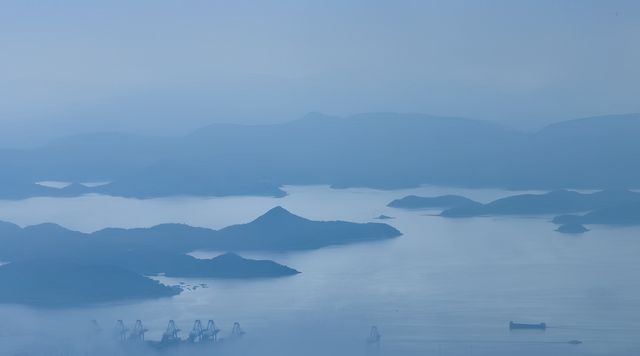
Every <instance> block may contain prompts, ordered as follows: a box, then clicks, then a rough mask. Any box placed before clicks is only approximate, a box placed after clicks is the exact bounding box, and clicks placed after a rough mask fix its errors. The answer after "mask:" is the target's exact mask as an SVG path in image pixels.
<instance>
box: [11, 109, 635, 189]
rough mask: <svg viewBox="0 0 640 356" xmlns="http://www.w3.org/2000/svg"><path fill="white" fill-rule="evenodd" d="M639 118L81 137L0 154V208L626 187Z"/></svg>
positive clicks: (367, 121) (399, 118) (374, 118)
mask: <svg viewBox="0 0 640 356" xmlns="http://www.w3.org/2000/svg"><path fill="white" fill-rule="evenodd" d="M637 137H640V115H637V114H633V115H618V116H605V117H595V118H587V119H579V120H572V121H567V122H562V123H558V124H554V125H550V126H547V127H546V128H544V129H542V130H541V131H539V132H535V133H523V132H519V131H515V130H512V129H509V128H505V127H502V126H499V125H495V124H492V123H489V122H484V121H478V120H469V119H460V118H442V117H432V116H427V115H418V114H394V113H377V114H363V115H355V116H352V117H347V118H335V117H329V116H325V115H321V114H313V115H309V116H307V117H305V118H303V119H301V120H297V121H293V122H288V123H283V124H274V125H255V126H242V125H230V124H216V125H211V126H208V127H205V128H202V129H200V130H197V131H196V132H194V133H192V134H190V135H188V136H185V137H176V138H153V137H142V136H135V135H126V134H116V133H113V134H94V135H80V136H75V137H70V138H66V139H60V140H58V141H56V142H54V143H51V144H49V145H47V146H44V147H41V148H38V149H31V150H0V167H2V168H3V173H4V174H3V175H2V177H1V178H0V197H2V198H5V199H20V198H25V197H30V196H42V195H46V196H60V195H63V196H64V195H79V194H84V193H86V190H85V189H84V188H80V189H78V187H77V186H75V188H68V189H63V190H55V188H46V189H45V188H43V187H37V186H36V185H35V184H34V182H38V181H43V180H58V181H68V182H87V181H109V182H112V183H111V184H107V185H104V186H100V187H93V188H90V189H88V191H91V192H96V193H102V194H111V195H119V196H127V197H137V198H152V197H160V196H171V195H199V196H204V195H209V196H222V195H246V194H251V195H269V196H282V195H283V194H284V192H283V191H282V190H280V188H279V187H281V186H282V185H286V184H298V185H301V184H330V185H332V186H334V187H354V186H359V187H362V186H364V187H373V188H402V187H414V186H417V185H420V184H437V185H455V186H464V187H498V188H513V189H545V190H549V189H560V188H567V187H570V188H593V189H605V188H634V187H637V186H638V184H639V183H638V182H640V168H638V165H637V164H636V162H637V157H638V155H639V154H640V142H639V141H638V140H637V139H636V138H637Z"/></svg>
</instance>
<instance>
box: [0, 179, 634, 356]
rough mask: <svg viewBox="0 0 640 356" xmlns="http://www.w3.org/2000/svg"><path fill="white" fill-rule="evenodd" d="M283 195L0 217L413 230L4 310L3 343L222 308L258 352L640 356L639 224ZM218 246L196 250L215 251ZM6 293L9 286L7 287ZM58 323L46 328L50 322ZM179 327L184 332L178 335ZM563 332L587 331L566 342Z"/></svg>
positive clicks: (362, 195)
mask: <svg viewBox="0 0 640 356" xmlns="http://www.w3.org/2000/svg"><path fill="white" fill-rule="evenodd" d="M286 190H287V191H288V193H289V195H288V196H286V197H284V198H279V199H275V198H264V197H231V198H212V199H203V198H175V199H151V200H133V199H123V198H113V197H105V196H85V197H80V198H70V199H66V198H65V199H60V198H55V199H50V198H35V199H28V200H23V201H0V220H5V221H11V222H14V223H18V224H20V225H28V224H35V223H41V222H56V223H59V224H61V225H63V226H66V227H68V228H72V229H77V230H81V231H94V230H97V229H100V228H103V227H107V226H120V227H135V226H151V225H154V224H158V223H164V222H183V223H187V224H191V225H195V226H206V227H212V228H220V227H224V226H227V225H230V224H236V223H243V222H247V221H250V220H252V219H253V218H255V217H257V216H258V215H260V214H262V213H264V212H265V211H266V210H268V209H270V208H272V207H274V206H276V205H281V206H283V207H285V208H286V209H288V210H290V211H292V212H293V213H296V214H298V215H302V216H305V217H308V218H311V219H318V220H334V219H340V220H349V221H357V222H367V221H376V220H374V219H373V218H374V217H375V216H378V215H380V214H386V215H389V216H393V217H395V218H394V219H392V220H385V221H384V222H386V223H389V224H391V225H393V226H395V227H396V228H398V229H399V230H400V231H402V232H403V233H404V235H403V236H401V237H399V238H397V239H394V240H390V241H383V242H375V243H367V244H358V245H351V246H340V247H330V248H324V249H320V250H316V251H306V252H296V253H277V254H271V253H269V254H266V253H259V252H254V253H244V254H243V255H244V256H245V257H252V258H268V259H273V260H276V261H278V262H280V263H283V264H286V265H289V266H291V267H293V268H296V269H298V270H300V271H302V274H300V275H297V276H294V277H287V278H281V279H275V280H253V281H220V280H191V279H167V278H165V279H162V281H163V282H165V283H168V284H179V283H181V282H182V283H185V285H198V284H200V283H205V284H206V285H207V288H197V289H195V290H187V291H185V292H184V293H182V294H181V295H179V296H176V297H173V298H168V299H159V300H152V301H145V302H135V303H121V304H116V305H103V306H96V307H84V308H76V309H66V310H48V309H34V308H27V307H19V306H13V305H0V317H2V320H4V321H5V322H3V323H2V324H1V325H0V345H5V347H7V346H6V345H11V348H12V349H11V350H24V349H25V347H26V346H24V345H23V344H33V342H34V340H38V339H39V340H44V339H45V336H43V335H49V336H52V337H53V336H54V335H57V334H58V333H59V330H60V329H62V330H64V329H70V328H72V327H77V328H82V327H84V324H82V323H83V321H86V320H90V319H97V320H98V321H99V322H100V323H101V325H103V327H104V328H105V329H107V328H110V327H112V325H114V323H115V320H116V319H124V320H125V321H126V322H127V323H129V324H131V325H132V324H133V322H134V321H135V319H142V320H143V321H144V322H145V324H146V326H147V327H148V328H149V329H150V331H149V333H148V338H150V339H157V338H159V337H160V335H161V333H162V331H163V330H164V327H165V326H166V323H167V321H168V320H169V319H174V320H175V321H176V322H177V323H178V325H179V326H181V327H182V328H183V330H184V331H185V332H188V329H189V328H190V327H191V324H192V323H193V321H194V320H195V319H203V320H207V319H215V320H216V322H217V323H218V324H219V326H220V327H221V328H222V329H223V334H226V333H228V332H229V331H230V329H231V325H232V324H233V322H234V321H239V322H241V323H242V325H243V328H244V329H245V330H246V331H247V332H248V333H247V337H246V338H245V340H246V342H247V343H248V344H252V345H255V346H256V347H257V348H259V350H260V352H257V351H256V352H255V353H256V354H258V353H260V354H274V355H275V354H287V352H290V353H291V354H301V353H305V354H313V353H314V352H318V354H339V353H343V354H357V353H360V352H361V351H362V349H363V348H362V344H363V340H364V338H365V337H366V336H367V335H368V332H369V328H370V326H371V325H377V326H378V327H379V329H380V331H381V333H382V334H383V338H382V344H381V350H380V352H381V353H384V354H389V355H402V354H407V355H425V354H427V355H515V354H518V355H540V354H545V355H637V354H639V353H640V341H638V340H640V338H639V337H638V336H640V280H639V279H638V277H637V276H638V273H639V272H640V260H638V256H639V253H640V234H639V233H640V229H638V228H611V227H592V231H590V232H588V233H586V234H583V235H580V236H569V235H562V234H559V233H557V232H554V231H553V229H554V228H555V226H554V225H553V224H551V223H550V222H549V218H550V217H508V218H470V219H444V218H440V217H438V216H435V214H437V213H438V211H429V210H420V211H404V210H398V209H392V208H387V207H386V206H385V205H386V204H387V203H388V202H389V201H391V200H392V199H395V198H399V197H402V196H404V195H407V194H419V195H440V194H449V193H453V194H462V195H465V196H468V197H470V198H473V199H476V200H480V201H489V200H492V199H495V198H498V197H501V196H505V195H510V194H514V192H507V191H499V190H462V189H450V188H438V187H423V188H419V189H412V190H402V191H376V190H370V189H347V190H334V189H330V188H328V187H324V186H312V187H286ZM218 253H220V251H218V252H216V251H196V252H194V253H193V254H194V256H196V257H213V256H215V255H216V254H218ZM2 287H3V288H6V287H9V286H2ZM510 320H514V321H520V322H532V323H533V322H536V323H537V322H546V323H547V325H548V326H549V328H548V329H547V330H546V331H544V332H536V331H527V332H524V331H520V332H514V331H509V330H508V322H509V321H510ZM52 330H53V331H52ZM185 332H183V335H184V334H185ZM570 340H580V341H582V342H583V343H582V344H580V345H571V344H568V343H567V342H568V341H570ZM0 347H2V346H0Z"/></svg>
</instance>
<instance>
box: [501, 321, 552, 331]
mask: <svg viewBox="0 0 640 356" xmlns="http://www.w3.org/2000/svg"><path fill="white" fill-rule="evenodd" d="M546 328H547V324H545V323H539V324H522V323H514V322H513V321H510V322H509V329H511V330H513V329H527V330H545V329H546Z"/></svg>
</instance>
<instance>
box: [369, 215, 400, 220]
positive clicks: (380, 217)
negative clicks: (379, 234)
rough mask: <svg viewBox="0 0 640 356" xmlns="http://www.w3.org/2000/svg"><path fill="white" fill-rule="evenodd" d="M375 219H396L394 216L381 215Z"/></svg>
mask: <svg viewBox="0 0 640 356" xmlns="http://www.w3.org/2000/svg"><path fill="white" fill-rule="evenodd" d="M374 219H376V220H390V219H395V218H394V217H393V216H388V215H384V214H380V215H378V216H376V217H375V218H374Z"/></svg>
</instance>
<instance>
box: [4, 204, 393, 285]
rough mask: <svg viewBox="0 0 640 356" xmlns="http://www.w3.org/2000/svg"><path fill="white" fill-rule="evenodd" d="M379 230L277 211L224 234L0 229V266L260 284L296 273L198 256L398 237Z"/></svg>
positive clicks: (176, 227) (171, 227)
mask: <svg viewBox="0 0 640 356" xmlns="http://www.w3.org/2000/svg"><path fill="white" fill-rule="evenodd" d="M399 235H400V232H399V231H398V230H396V229H394V228H393V227H391V226H389V225H386V224H380V223H366V224H358V223H350V222H344V221H312V220H308V219H304V218H302V217H299V216H296V215H294V214H291V213H290V212H288V211H287V210H285V209H283V208H281V207H276V208H274V209H271V210H270V211H268V212H267V213H265V214H264V215H262V216H260V217H259V218H257V219H256V220H254V221H252V222H249V223H247V224H242V225H234V226H230V227H227V228H224V229H221V230H217V231H216V230H211V229H206V228H199V227H192V226H188V225H182V224H163V225H158V226H154V227H151V228H136V229H114V228H110V229H104V230H100V231H96V232H94V233H89V234H86V233H81V232H77V231H72V230H68V229H65V228H63V227H61V226H59V225H55V224H40V225H34V226H28V227H25V228H20V227H19V226H17V225H14V224H11V223H0V261H21V260H30V259H43V258H57V259H67V260H73V261H79V262H82V263H87V262H92V263H100V264H113V265H117V266H121V267H125V268H127V269H130V270H132V271H135V272H138V273H140V274H144V275H155V274H165V275H168V276H178V277H211V278H218V277H220V278H256V277H279V276H287V275H292V274H296V273H297V271H295V270H293V269H291V268H288V267H286V266H281V265H277V264H275V263H271V262H267V261H252V260H245V259H241V258H239V257H238V256H234V255H227V256H224V255H223V256H222V257H219V258H214V259H204V260H202V259H196V258H194V257H192V256H190V255H187V253H189V252H191V251H194V250H198V249H200V250H215V251H243V250H269V251H283V250H300V249H315V248H321V247H325V246H330V245H336V244H347V243H355V242H363V241H369V240H379V239H389V238H393V237H397V236H399Z"/></svg>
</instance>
